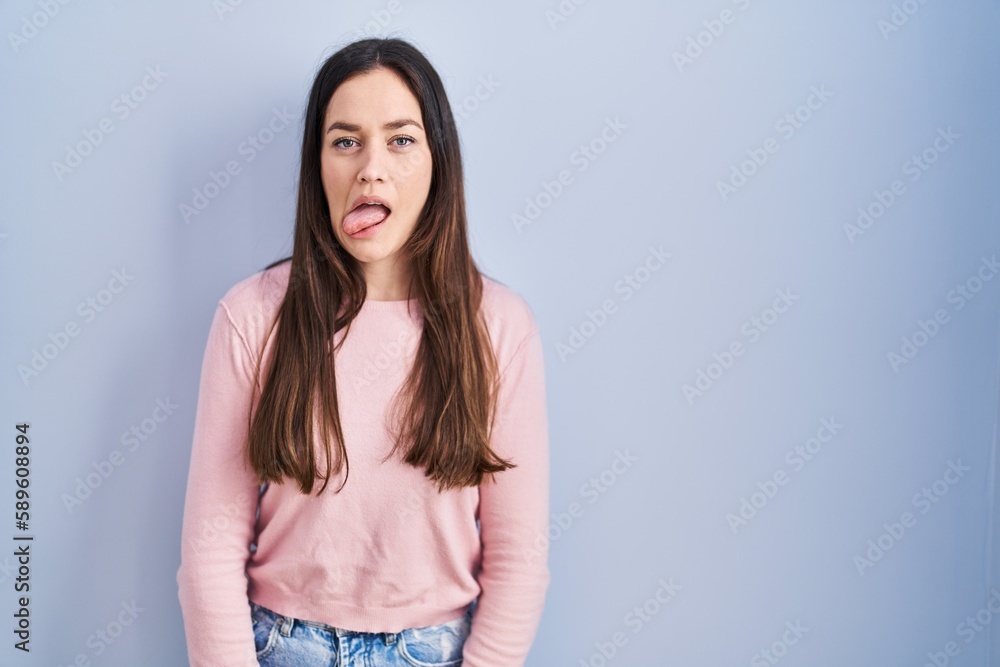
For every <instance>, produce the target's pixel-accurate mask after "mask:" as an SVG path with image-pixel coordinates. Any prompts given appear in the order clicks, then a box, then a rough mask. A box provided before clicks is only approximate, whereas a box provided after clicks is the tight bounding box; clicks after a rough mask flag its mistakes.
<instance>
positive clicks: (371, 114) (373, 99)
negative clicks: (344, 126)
mask: <svg viewBox="0 0 1000 667" xmlns="http://www.w3.org/2000/svg"><path fill="white" fill-rule="evenodd" d="M402 116H409V117H412V118H415V119H416V118H420V103H419V102H418V101H417V98H416V97H415V96H414V95H413V93H412V92H411V91H410V88H409V87H408V86H407V85H406V83H405V82H404V81H403V79H402V78H400V76H399V75H398V74H396V73H395V72H394V71H392V70H390V69H386V68H379V69H376V70H372V71H370V72H365V73H363V74H356V75H354V76H352V77H350V78H349V79H347V80H345V81H344V82H343V83H341V84H340V86H339V87H338V88H337V90H336V91H334V93H333V95H332V96H331V97H330V102H329V103H328V104H327V107H326V121H327V124H329V123H330V122H332V121H343V122H347V123H352V124H356V125H363V126H378V125H381V124H382V123H383V122H385V121H390V120H394V119H396V118H400V117H402ZM421 120H422V119H421Z"/></svg>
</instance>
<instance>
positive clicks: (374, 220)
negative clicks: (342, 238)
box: [343, 197, 392, 238]
mask: <svg viewBox="0 0 1000 667" xmlns="http://www.w3.org/2000/svg"><path fill="white" fill-rule="evenodd" d="M361 199H362V201H361V203H359V204H358V205H357V206H355V207H354V208H353V209H351V212H350V213H348V214H347V215H345V216H344V222H343V229H344V233H345V234H347V235H348V236H351V237H355V238H364V237H367V236H370V235H372V234H374V233H375V231H376V230H377V229H378V228H379V227H380V226H381V224H382V223H383V222H385V221H386V219H387V218H388V217H389V215H390V214H391V213H392V211H391V210H390V209H389V207H388V206H387V205H386V204H385V202H384V201H383V200H381V199H378V198H376V197H362V198H361Z"/></svg>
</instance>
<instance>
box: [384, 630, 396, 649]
mask: <svg viewBox="0 0 1000 667" xmlns="http://www.w3.org/2000/svg"><path fill="white" fill-rule="evenodd" d="M395 643H396V633H395V632H386V633H385V645H386V646H392V645H393V644H395Z"/></svg>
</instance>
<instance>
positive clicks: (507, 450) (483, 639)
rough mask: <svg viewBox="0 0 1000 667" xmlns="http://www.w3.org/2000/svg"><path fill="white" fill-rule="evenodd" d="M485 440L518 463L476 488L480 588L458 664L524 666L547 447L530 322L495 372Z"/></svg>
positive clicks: (543, 542)
mask: <svg viewBox="0 0 1000 667" xmlns="http://www.w3.org/2000/svg"><path fill="white" fill-rule="evenodd" d="M491 446H492V447H493V449H494V451H496V452H497V454H498V455H499V456H500V457H501V458H507V459H512V461H513V463H516V464H517V467H516V468H511V469H508V470H505V471H503V472H501V473H497V474H496V475H495V481H493V482H485V483H484V484H482V485H480V487H479V520H480V540H481V542H482V569H481V571H480V573H479V577H478V581H479V585H480V587H481V589H482V591H481V593H480V595H479V600H478V602H477V604H476V611H475V613H474V615H473V620H472V628H471V629H470V632H469V636H468V638H467V639H466V642H465V646H464V648H463V662H462V664H463V667H515V666H517V665H523V664H524V661H525V659H526V658H527V656H528V652H529V650H530V649H531V645H532V643H533V642H534V638H535V634H536V633H537V631H538V625H539V623H540V622H541V616H542V609H543V607H544V605H545V595H546V591H547V589H548V586H549V581H550V575H549V569H548V564H547V561H548V515H549V448H548V421H547V415H546V405H545V374H544V364H543V358H542V343H541V335H540V333H539V331H538V328H537V327H534V328H533V330H532V332H531V333H530V334H529V335H528V336H527V337H526V338H525V339H524V340H523V341H522V342H521V344H520V346H519V347H518V349H517V351H516V352H515V353H514V355H513V356H512V358H511V361H510V362H509V363H508V365H507V368H506V369H505V370H504V372H503V375H502V376H501V385H500V393H499V396H498V403H497V418H496V423H495V424H494V430H493V435H492V440H491Z"/></svg>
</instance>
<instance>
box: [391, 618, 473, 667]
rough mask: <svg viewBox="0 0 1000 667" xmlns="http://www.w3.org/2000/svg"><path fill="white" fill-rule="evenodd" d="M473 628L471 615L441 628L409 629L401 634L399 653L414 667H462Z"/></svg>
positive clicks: (439, 625)
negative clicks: (463, 656) (464, 650)
mask: <svg viewBox="0 0 1000 667" xmlns="http://www.w3.org/2000/svg"><path fill="white" fill-rule="evenodd" d="M471 628H472V616H471V614H469V613H466V614H465V615H464V616H461V617H459V618H456V619H455V620H453V621H447V622H445V623H440V624H438V625H428V626H424V627H422V628H408V629H406V630H403V631H401V632H400V633H399V654H400V656H401V657H402V658H403V660H405V661H406V662H407V663H409V664H411V665H413V666H414V667H458V665H461V664H462V648H463V647H464V646H465V640H466V638H467V637H468V636H469V630H470V629H471Z"/></svg>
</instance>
